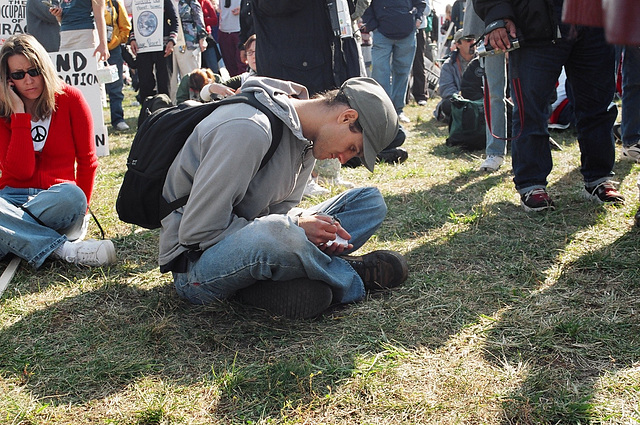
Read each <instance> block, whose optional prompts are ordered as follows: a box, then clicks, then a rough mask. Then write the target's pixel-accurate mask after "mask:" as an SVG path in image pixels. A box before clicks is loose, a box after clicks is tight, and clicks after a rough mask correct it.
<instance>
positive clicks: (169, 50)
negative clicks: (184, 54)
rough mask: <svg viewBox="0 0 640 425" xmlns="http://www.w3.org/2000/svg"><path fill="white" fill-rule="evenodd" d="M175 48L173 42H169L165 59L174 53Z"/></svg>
mask: <svg viewBox="0 0 640 425" xmlns="http://www.w3.org/2000/svg"><path fill="white" fill-rule="evenodd" d="M173 46H175V43H174V42H173V41H172V40H169V41H167V46H166V47H165V48H164V57H165V58H166V57H167V56H169V55H170V54H171V53H173Z"/></svg>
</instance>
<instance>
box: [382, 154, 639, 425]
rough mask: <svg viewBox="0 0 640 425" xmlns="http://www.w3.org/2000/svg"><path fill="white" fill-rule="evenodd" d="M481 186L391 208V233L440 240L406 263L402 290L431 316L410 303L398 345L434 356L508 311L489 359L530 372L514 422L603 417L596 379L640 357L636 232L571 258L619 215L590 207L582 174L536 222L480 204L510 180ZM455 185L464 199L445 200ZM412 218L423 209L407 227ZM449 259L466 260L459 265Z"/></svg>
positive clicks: (511, 414)
mask: <svg viewBox="0 0 640 425" xmlns="http://www.w3.org/2000/svg"><path fill="white" fill-rule="evenodd" d="M630 169H631V165H630V164H629V163H623V164H618V165H617V166H616V171H617V173H618V175H627V174H628V173H629V172H630ZM476 176H477V175H476V174H475V173H467V175H459V176H458V177H456V178H454V179H453V180H451V181H450V182H448V183H446V184H443V185H439V186H434V187H432V188H431V189H430V190H428V191H418V192H413V193H410V194H407V195H402V196H395V195H394V196H391V197H389V198H387V201H388V205H389V206H390V212H389V216H390V217H394V218H395V220H394V223H395V224H390V225H387V224H386V225H387V226H392V228H393V231H392V232H391V233H392V234H396V235H402V234H406V235H412V236H413V237H414V238H416V239H418V238H419V237H420V236H422V235H434V234H436V235H438V236H437V237H435V238H433V237H432V238H431V240H430V241H429V243H423V244H421V245H419V246H418V247H416V248H414V249H412V250H411V251H410V252H408V253H407V256H408V258H409V259H410V264H411V270H412V276H411V278H410V280H411V282H410V283H409V284H408V285H407V286H406V287H405V288H403V289H402V291H403V292H404V293H405V294H406V293H408V294H409V298H410V299H411V300H412V301H411V303H412V304H413V307H414V308H416V309H421V310H423V311H424V312H426V314H409V318H407V314H408V312H409V311H411V308H410V307H411V304H403V307H404V308H403V309H402V311H400V312H399V314H398V317H397V318H396V319H397V326H396V327H395V328H394V329H393V330H389V334H390V335H391V336H390V337H393V338H394V340H397V341H399V342H400V343H401V344H403V345H404V346H405V347H417V346H420V345H426V346H428V347H431V348H433V349H436V348H438V347H439V346H441V345H442V344H443V342H444V341H446V340H447V339H448V338H449V337H450V336H452V335H455V334H457V333H458V332H460V331H461V330H462V329H464V328H465V327H468V326H470V325H472V324H475V323H478V320H479V317H480V316H488V317H491V316H494V314H496V313H497V312H500V311H502V310H506V311H507V312H506V313H505V314H503V315H501V316H500V317H501V318H500V320H498V322H497V324H496V325H495V327H493V329H491V330H490V332H489V333H488V337H487V342H486V350H487V352H488V355H487V360H489V361H490V362H493V363H495V365H496V367H502V366H504V362H506V363H508V364H511V365H514V364H515V365H517V364H521V363H524V364H525V365H527V366H528V367H529V368H530V370H531V372H530V374H529V375H528V376H527V377H526V379H525V380H524V382H523V383H522V385H521V386H520V387H519V388H518V390H517V391H515V392H513V393H512V394H509V395H507V396H505V397H504V399H505V402H504V403H503V408H504V416H505V417H506V418H507V422H508V423H584V422H585V421H589V420H591V419H594V417H593V415H594V412H593V405H592V404H591V403H590V400H592V399H593V397H595V394H594V393H595V391H596V384H597V381H598V378H601V377H603V376H604V375H607V374H615V372H616V371H619V370H624V369H626V368H629V367H632V366H633V365H634V364H636V363H637V361H638V359H639V358H640V355H639V354H638V350H637V348H638V347H640V322H639V321H638V319H637V314H636V313H635V309H636V308H637V305H638V302H639V300H640V284H639V282H640V272H639V271H638V264H639V263H640V251H639V248H638V243H637V240H638V239H637V238H638V231H637V230H632V231H630V232H628V233H626V234H624V235H623V236H622V237H620V238H619V239H617V240H615V241H613V242H611V243H610V244H608V245H606V246H605V247H604V248H602V249H600V250H598V251H595V252H592V253H588V254H585V255H582V256H580V257H579V258H577V259H575V260H572V261H570V260H565V258H564V257H565V256H567V255H569V254H567V253H571V251H572V246H571V245H572V243H574V241H576V240H580V234H581V233H583V232H584V231H587V230H588V229H590V228H591V227H593V226H597V225H602V224H603V223H604V224H606V220H607V219H608V217H609V216H608V215H607V213H606V208H612V207H603V206H599V205H595V204H592V203H590V202H587V201H585V200H584V199H583V197H582V194H581V191H582V177H581V174H580V172H579V170H578V169H577V168H576V169H573V170H571V171H569V172H568V173H566V174H565V175H563V176H562V177H561V178H560V179H559V180H557V181H556V182H555V183H554V184H553V185H551V186H550V187H549V192H550V193H551V194H552V195H553V194H554V193H555V194H559V196H557V198H555V197H554V199H556V202H557V205H558V208H557V210H556V211H554V212H550V213H547V214H527V213H525V212H524V211H523V210H522V208H520V207H519V206H516V205H514V204H512V203H507V202H497V203H493V204H490V205H489V206H484V207H483V206H481V205H480V202H481V201H482V197H483V196H484V194H485V192H486V191H487V189H488V188H490V187H491V186H492V185H493V184H495V183H496V182H497V181H499V180H500V179H502V178H506V176H504V175H500V174H493V175H490V176H487V177H486V178H481V179H478V178H475V177H476ZM451 187H454V188H457V192H456V196H455V198H453V197H451V196H447V193H450V192H451ZM405 208H412V209H413V210H414V211H411V212H410V213H408V214H407V215H406V217H407V221H406V222H405V221H403V217H404V215H403V214H404V211H403V209H405ZM416 211H422V213H420V212H416ZM453 212H455V214H454V213H453ZM505 215H506V216H508V217H509V219H507V220H505V218H504V216H505ZM497 216H500V218H499V219H496V217H497ZM411 217H413V218H411ZM416 217H417V220H415V218H416ZM605 227H606V226H605ZM438 229H441V230H440V231H438ZM382 232H384V229H383V230H382ZM390 239H393V237H392V238H390ZM578 243H580V242H578ZM451 252H459V253H460V258H459V259H457V260H455V259H454V260H452V257H451V255H450V253H451ZM554 274H559V276H558V277H557V278H555V279H554V278H553V276H554ZM401 316H404V320H402V317H401ZM418 323H420V324H421V326H418V325H417V324H418ZM630 390H633V386H631V387H630Z"/></svg>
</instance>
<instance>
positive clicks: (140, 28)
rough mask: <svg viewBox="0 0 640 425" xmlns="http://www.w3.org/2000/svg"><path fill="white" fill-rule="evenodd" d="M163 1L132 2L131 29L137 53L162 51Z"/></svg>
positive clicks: (136, 0) (142, 0) (134, 0)
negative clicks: (136, 44)
mask: <svg viewBox="0 0 640 425" xmlns="http://www.w3.org/2000/svg"><path fill="white" fill-rule="evenodd" d="M163 5H164V2H163V0H133V5H132V7H133V28H134V30H135V34H136V43H138V52H139V53H144V52H158V51H162V50H163V31H164V24H163V21H164V11H163Z"/></svg>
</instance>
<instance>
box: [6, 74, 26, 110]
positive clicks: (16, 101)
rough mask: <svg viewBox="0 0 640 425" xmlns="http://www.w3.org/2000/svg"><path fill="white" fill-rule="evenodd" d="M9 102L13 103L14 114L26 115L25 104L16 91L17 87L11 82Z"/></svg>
mask: <svg viewBox="0 0 640 425" xmlns="http://www.w3.org/2000/svg"><path fill="white" fill-rule="evenodd" d="M9 87H11V90H9V102H10V103H11V110H12V111H13V113H14V114H24V102H23V101H22V99H21V98H20V96H19V95H18V92H17V91H16V86H14V85H13V83H12V82H9Z"/></svg>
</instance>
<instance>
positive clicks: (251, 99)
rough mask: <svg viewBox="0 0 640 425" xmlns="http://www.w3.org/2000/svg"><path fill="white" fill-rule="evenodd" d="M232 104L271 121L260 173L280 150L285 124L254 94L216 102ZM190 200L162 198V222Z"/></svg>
mask: <svg viewBox="0 0 640 425" xmlns="http://www.w3.org/2000/svg"><path fill="white" fill-rule="evenodd" d="M232 103H247V104H249V105H251V106H253V107H254V108H256V109H258V110H259V111H261V112H262V113H264V114H265V115H266V116H267V118H268V119H269V124H270V127H271V146H269V150H268V151H267V153H266V154H265V155H264V157H263V158H262V162H260V167H259V168H258V171H260V170H262V169H263V168H264V166H265V165H267V163H268V162H269V160H270V159H271V157H272V156H273V154H274V153H275V152H276V149H278V146H280V141H281V140H282V132H283V128H284V123H283V122H282V120H281V119H280V118H278V117H276V116H275V114H274V113H273V112H272V111H271V110H269V108H267V107H266V106H265V105H263V104H262V103H260V101H259V100H258V99H256V96H255V94H254V93H238V94H236V95H233V96H230V97H226V98H224V99H221V100H218V101H216V108H217V107H218V106H222V105H227V104H232ZM188 199H189V195H188V194H187V195H185V196H182V197H180V198H178V199H176V200H175V201H171V202H166V201H165V199H164V198H162V199H161V202H160V220H162V219H163V218H165V217H166V216H168V215H169V214H170V213H171V212H172V211H175V210H177V209H178V208H180V207H183V206H185V205H186V204H187V200H188Z"/></svg>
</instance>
